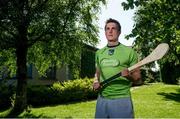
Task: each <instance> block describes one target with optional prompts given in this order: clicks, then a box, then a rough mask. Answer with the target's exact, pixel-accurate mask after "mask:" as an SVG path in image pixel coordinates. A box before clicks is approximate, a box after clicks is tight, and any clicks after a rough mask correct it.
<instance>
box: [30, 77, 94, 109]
mask: <svg viewBox="0 0 180 119" xmlns="http://www.w3.org/2000/svg"><path fill="white" fill-rule="evenodd" d="M92 81H93V80H92V79H88V78H85V79H77V80H69V81H67V82H64V83H60V82H57V83H54V84H53V85H52V86H48V87H47V86H38V87H37V86H32V87H29V88H28V104H30V105H33V106H40V105H50V104H61V103H67V102H71V101H83V100H89V99H95V98H96V97H97V93H96V92H94V91H93V89H92Z"/></svg>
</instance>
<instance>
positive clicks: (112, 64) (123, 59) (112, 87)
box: [95, 44, 138, 99]
mask: <svg viewBox="0 0 180 119" xmlns="http://www.w3.org/2000/svg"><path fill="white" fill-rule="evenodd" d="M95 60H96V67H97V68H99V69H100V71H101V75H100V81H101V82H102V81H104V80H106V79H108V78H109V77H111V76H113V75H115V74H117V73H119V72H120V71H122V70H123V69H125V68H128V67H130V66H132V65H134V64H136V63H137V62H138V57H137V54H136V52H135V51H134V50H133V49H132V48H130V47H128V46H125V45H123V44H119V45H118V46H115V47H108V46H106V47H104V48H102V49H100V50H98V51H97V52H96V59H95ZM130 87H131V82H130V81H129V80H128V79H126V78H125V77H122V76H121V77H118V78H116V80H114V81H112V82H110V83H108V84H107V85H105V86H104V87H103V88H102V91H101V94H102V95H103V97H106V98H110V99H114V98H120V97H129V96H130Z"/></svg>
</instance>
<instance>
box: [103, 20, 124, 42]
mask: <svg viewBox="0 0 180 119" xmlns="http://www.w3.org/2000/svg"><path fill="white" fill-rule="evenodd" d="M104 29H105V35H106V38H107V40H108V42H118V37H119V35H120V34H121V25H120V23H119V22H118V21H117V20H115V19H111V18H110V19H108V20H107V21H106V25H105V28H104Z"/></svg>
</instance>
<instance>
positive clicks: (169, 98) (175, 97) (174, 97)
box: [158, 89, 180, 102]
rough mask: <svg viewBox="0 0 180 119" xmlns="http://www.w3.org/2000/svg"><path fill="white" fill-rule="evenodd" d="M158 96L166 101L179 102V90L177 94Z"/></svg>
mask: <svg viewBox="0 0 180 119" xmlns="http://www.w3.org/2000/svg"><path fill="white" fill-rule="evenodd" d="M158 95H162V96H164V98H165V99H167V100H174V101H176V102H180V89H178V90H177V93H164V92H162V93H158Z"/></svg>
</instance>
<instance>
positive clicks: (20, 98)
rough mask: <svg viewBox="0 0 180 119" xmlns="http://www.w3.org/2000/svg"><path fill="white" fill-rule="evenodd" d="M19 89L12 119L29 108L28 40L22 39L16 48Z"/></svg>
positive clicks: (11, 115)
mask: <svg viewBox="0 0 180 119" xmlns="http://www.w3.org/2000/svg"><path fill="white" fill-rule="evenodd" d="M16 57H17V60H16V65H17V73H16V75H17V87H16V97H15V102H14V106H13V109H12V111H11V113H10V114H9V116H10V117H17V115H19V114H20V113H21V112H23V111H24V110H25V109H26V108H27V65H26V63H27V59H26V57H27V39H26V38H24V39H23V40H22V39H21V40H20V42H19V43H18V45H17V48H16Z"/></svg>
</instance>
